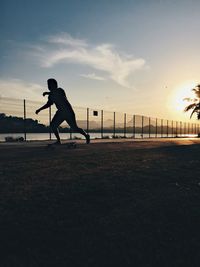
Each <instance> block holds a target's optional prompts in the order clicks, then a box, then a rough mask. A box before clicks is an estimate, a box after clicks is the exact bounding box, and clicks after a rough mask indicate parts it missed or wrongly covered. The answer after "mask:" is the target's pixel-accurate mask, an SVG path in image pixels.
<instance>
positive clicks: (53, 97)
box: [35, 79, 90, 145]
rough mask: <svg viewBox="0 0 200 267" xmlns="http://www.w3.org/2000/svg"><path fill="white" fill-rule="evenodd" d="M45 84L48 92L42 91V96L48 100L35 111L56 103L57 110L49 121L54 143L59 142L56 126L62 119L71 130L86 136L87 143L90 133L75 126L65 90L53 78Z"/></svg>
mask: <svg viewBox="0 0 200 267" xmlns="http://www.w3.org/2000/svg"><path fill="white" fill-rule="evenodd" d="M47 85H48V89H49V91H50V92H44V93H43V96H45V95H48V101H47V103H46V104H45V105H44V106H42V107H41V108H39V109H37V110H36V112H35V113H36V114H38V113H39V112H40V111H41V110H43V109H46V108H49V107H50V106H51V105H53V104H55V105H56V108H57V111H56V114H55V115H54V117H53V119H52V121H51V123H50V126H51V129H52V131H53V133H54V134H55V136H56V138H57V141H56V143H55V144H58V145H60V144H61V141H60V136H59V132H58V126H59V125H60V124H61V123H62V122H63V121H66V122H67V123H68V125H69V126H70V127H71V128H72V130H74V131H75V132H78V133H80V134H82V135H83V136H84V137H85V138H86V143H87V144H89V143H90V135H89V134H87V133H86V132H85V131H84V130H83V129H81V128H79V127H78V126H77V123H76V116H75V113H74V110H73V108H72V106H71V104H70V103H69V101H68V100H67V97H66V94H65V91H64V90H63V89H62V88H59V87H58V83H57V81H56V80H55V79H48V80H47Z"/></svg>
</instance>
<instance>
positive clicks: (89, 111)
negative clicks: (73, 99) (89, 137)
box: [87, 108, 90, 134]
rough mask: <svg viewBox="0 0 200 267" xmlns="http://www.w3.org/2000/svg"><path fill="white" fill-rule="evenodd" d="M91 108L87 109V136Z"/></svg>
mask: <svg viewBox="0 0 200 267" xmlns="http://www.w3.org/2000/svg"><path fill="white" fill-rule="evenodd" d="M89 112H90V110H89V108H87V134H89Z"/></svg>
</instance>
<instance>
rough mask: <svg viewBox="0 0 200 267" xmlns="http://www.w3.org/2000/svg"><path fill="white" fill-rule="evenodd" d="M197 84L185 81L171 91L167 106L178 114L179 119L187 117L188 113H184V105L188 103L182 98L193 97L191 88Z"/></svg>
mask: <svg viewBox="0 0 200 267" xmlns="http://www.w3.org/2000/svg"><path fill="white" fill-rule="evenodd" d="M196 85H197V82H194V81H188V82H185V83H183V84H181V85H179V86H177V87H176V88H174V90H173V91H172V92H171V94H170V96H169V100H168V107H169V109H170V111H171V112H172V113H175V115H176V116H177V115H179V116H180V119H183V118H185V119H189V116H188V115H189V114H187V113H184V109H185V107H186V106H187V105H188V104H189V102H188V101H186V100H184V99H185V98H194V97H195V96H194V93H193V92H192V89H193V88H194V87H195V86H196Z"/></svg>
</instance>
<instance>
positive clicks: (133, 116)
mask: <svg viewBox="0 0 200 267" xmlns="http://www.w3.org/2000/svg"><path fill="white" fill-rule="evenodd" d="M133 138H135V115H133Z"/></svg>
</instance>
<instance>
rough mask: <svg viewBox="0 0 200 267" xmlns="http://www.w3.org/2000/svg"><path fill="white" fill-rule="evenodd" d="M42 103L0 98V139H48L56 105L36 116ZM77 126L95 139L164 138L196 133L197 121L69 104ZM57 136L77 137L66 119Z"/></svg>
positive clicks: (199, 126)
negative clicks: (71, 105) (10, 137)
mask: <svg viewBox="0 0 200 267" xmlns="http://www.w3.org/2000/svg"><path fill="white" fill-rule="evenodd" d="M43 104H44V103H41V102H37V101H31V100H20V99H12V98H0V141H4V140H5V137H6V136H8V135H9V136H13V137H16V136H23V138H24V140H47V139H48V140H51V139H54V138H55V137H54V135H53V134H52V132H51V128H50V126H49V125H50V121H51V119H52V118H53V116H54V114H55V112H56V108H55V106H51V107H50V108H49V109H46V110H43V111H42V112H40V114H39V115H36V114H35V111H36V110H37V109H38V108H39V107H41V106H42V105H43ZM73 108H74V111H75V114H76V120H77V124H78V126H79V127H81V128H83V129H84V130H85V131H86V132H87V133H89V134H90V136H91V138H92V139H96V138H102V139H103V138H167V137H191V136H196V135H198V134H199V133H200V123H190V122H182V121H174V120H166V119H160V118H152V117H146V116H141V115H135V114H133V115H131V114H126V113H120V112H111V111H105V110H98V109H92V108H83V107H73ZM59 131H60V135H61V139H81V138H82V136H81V135H80V134H78V133H73V132H72V130H71V129H70V128H69V126H68V125H67V124H66V122H63V123H62V124H61V126H60V128H59Z"/></svg>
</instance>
